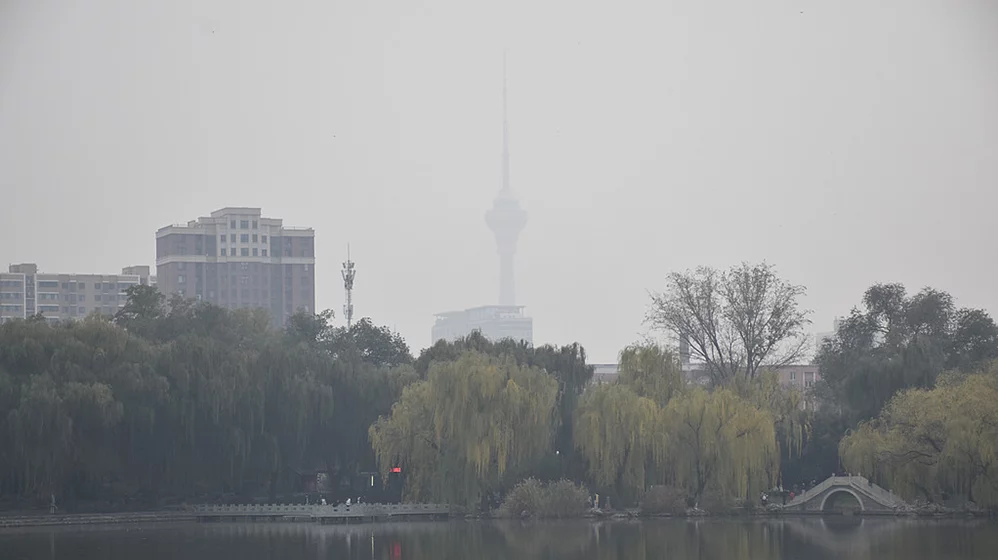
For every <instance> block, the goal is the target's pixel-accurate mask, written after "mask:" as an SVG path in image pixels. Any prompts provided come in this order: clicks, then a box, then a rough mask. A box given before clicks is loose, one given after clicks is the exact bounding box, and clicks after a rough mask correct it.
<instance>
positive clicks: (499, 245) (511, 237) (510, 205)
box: [485, 53, 527, 305]
mask: <svg viewBox="0 0 998 560" xmlns="http://www.w3.org/2000/svg"><path fill="white" fill-rule="evenodd" d="M485 223H486V224H488V226H489V229H491V230H492V233H493V234H495V236H496V249H497V251H498V253H499V305H515V304H516V293H515V289H514V286H515V282H514V277H513V257H514V256H515V255H516V241H517V239H518V238H519V236H520V232H521V231H523V228H524V227H525V226H526V225H527V212H526V211H525V210H523V209H522V208H520V203H519V202H518V201H517V200H516V198H514V197H513V191H512V190H511V189H510V187H509V125H508V122H507V119H506V54H505V53H503V56H502V188H501V189H500V190H499V196H497V197H496V199H495V201H494V202H493V203H492V209H491V210H489V211H488V212H487V213H486V214H485Z"/></svg>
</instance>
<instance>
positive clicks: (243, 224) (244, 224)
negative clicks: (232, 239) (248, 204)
mask: <svg viewBox="0 0 998 560" xmlns="http://www.w3.org/2000/svg"><path fill="white" fill-rule="evenodd" d="M239 229H249V220H240V221H239Z"/></svg>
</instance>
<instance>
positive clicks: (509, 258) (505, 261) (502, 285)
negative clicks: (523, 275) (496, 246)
mask: <svg viewBox="0 0 998 560" xmlns="http://www.w3.org/2000/svg"><path fill="white" fill-rule="evenodd" d="M514 278H515V277H514V275H513V253H512V252H504V253H499V305H516V283H515V280H514Z"/></svg>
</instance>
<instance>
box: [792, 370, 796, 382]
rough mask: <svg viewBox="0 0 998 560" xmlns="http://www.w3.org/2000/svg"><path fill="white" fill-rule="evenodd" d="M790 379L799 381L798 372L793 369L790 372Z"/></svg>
mask: <svg viewBox="0 0 998 560" xmlns="http://www.w3.org/2000/svg"><path fill="white" fill-rule="evenodd" d="M790 381H797V372H796V371H791V372H790Z"/></svg>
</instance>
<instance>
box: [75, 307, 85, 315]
mask: <svg viewBox="0 0 998 560" xmlns="http://www.w3.org/2000/svg"><path fill="white" fill-rule="evenodd" d="M86 312H87V308H86V307H81V308H79V309H78V310H77V313H79V314H80V315H84V314H86Z"/></svg>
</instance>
